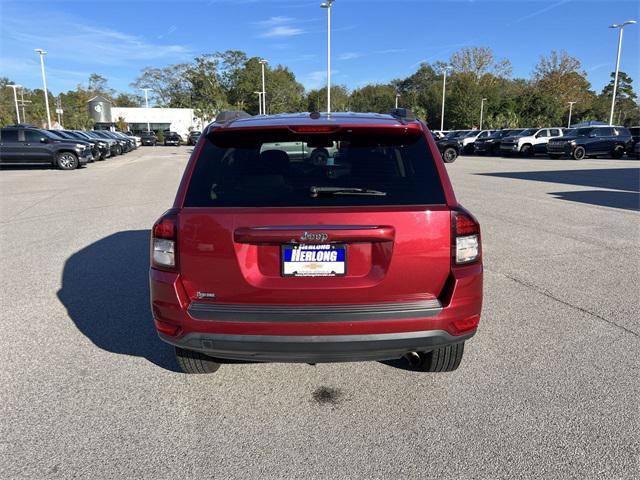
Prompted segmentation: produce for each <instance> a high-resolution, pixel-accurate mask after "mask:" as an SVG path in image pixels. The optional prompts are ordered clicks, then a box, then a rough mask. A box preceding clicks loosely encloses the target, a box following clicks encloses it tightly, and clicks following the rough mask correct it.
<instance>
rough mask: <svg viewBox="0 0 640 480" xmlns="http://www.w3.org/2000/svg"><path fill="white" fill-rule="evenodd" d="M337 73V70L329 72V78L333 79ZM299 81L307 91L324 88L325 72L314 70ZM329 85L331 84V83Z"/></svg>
mask: <svg viewBox="0 0 640 480" xmlns="http://www.w3.org/2000/svg"><path fill="white" fill-rule="evenodd" d="M338 72H339V70H331V78H333V77H334V76H335V75H336V74H337V73H338ZM301 81H302V84H303V85H304V88H306V89H307V90H313V89H316V88H322V87H325V86H326V85H327V71H326V70H315V71H313V72H309V73H307V74H306V75H305V76H304V77H302V80H301ZM331 83H332V84H333V82H331Z"/></svg>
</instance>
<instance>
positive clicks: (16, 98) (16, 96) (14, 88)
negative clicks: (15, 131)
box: [7, 84, 22, 123]
mask: <svg viewBox="0 0 640 480" xmlns="http://www.w3.org/2000/svg"><path fill="white" fill-rule="evenodd" d="M7 87H10V88H12V89H13V101H14V102H15V104H16V118H17V119H18V122H17V123H20V110H19V109H18V95H17V94H16V88H20V87H22V85H16V84H13V85H7Z"/></svg>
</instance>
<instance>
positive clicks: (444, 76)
mask: <svg viewBox="0 0 640 480" xmlns="http://www.w3.org/2000/svg"><path fill="white" fill-rule="evenodd" d="M450 68H451V67H450V66H448V65H447V66H446V67H444V68H443V69H442V70H443V71H442V113H441V114H440V130H441V131H442V130H444V95H445V92H446V91H447V70H449V69H450Z"/></svg>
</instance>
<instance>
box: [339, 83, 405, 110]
mask: <svg viewBox="0 0 640 480" xmlns="http://www.w3.org/2000/svg"><path fill="white" fill-rule="evenodd" d="M395 102H396V90H395V88H393V86H391V85H366V86H364V87H362V88H359V89H357V90H354V91H353V92H352V93H351V101H350V104H351V110H352V111H354V112H376V113H387V112H389V111H390V110H391V109H392V108H393V107H394V105H395Z"/></svg>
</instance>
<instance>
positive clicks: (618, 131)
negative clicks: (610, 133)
mask: <svg viewBox="0 0 640 480" xmlns="http://www.w3.org/2000/svg"><path fill="white" fill-rule="evenodd" d="M614 130H615V132H616V135H621V136H623V137H628V136H630V135H631V132H629V129H627V128H624V127H617V128H615V129H614Z"/></svg>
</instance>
